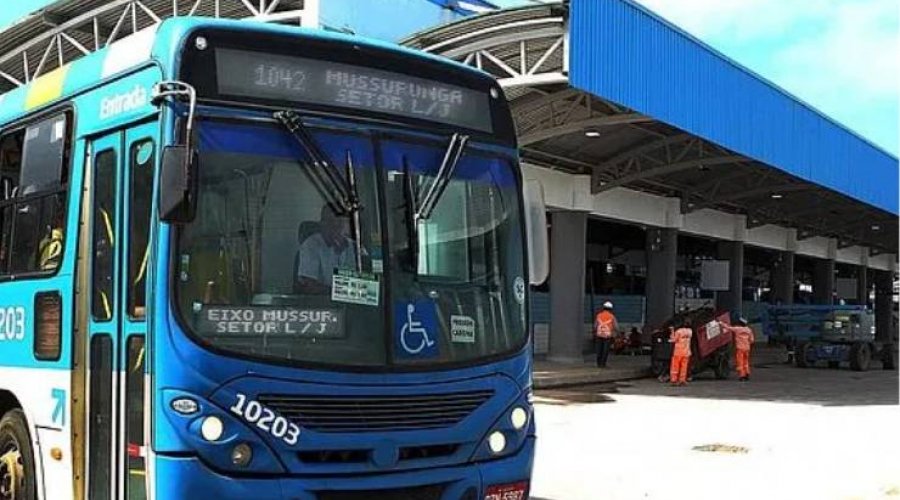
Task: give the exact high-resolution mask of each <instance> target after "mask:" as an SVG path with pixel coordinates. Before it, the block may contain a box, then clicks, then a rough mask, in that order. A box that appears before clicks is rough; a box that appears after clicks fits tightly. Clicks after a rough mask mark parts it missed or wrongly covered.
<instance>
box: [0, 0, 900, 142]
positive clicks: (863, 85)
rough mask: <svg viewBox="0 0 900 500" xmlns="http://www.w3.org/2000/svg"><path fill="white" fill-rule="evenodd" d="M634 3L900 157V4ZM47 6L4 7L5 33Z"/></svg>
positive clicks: (506, 1) (29, 1)
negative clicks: (17, 20)
mask: <svg viewBox="0 0 900 500" xmlns="http://www.w3.org/2000/svg"><path fill="white" fill-rule="evenodd" d="M323 1H328V0H323ZM493 1H494V3H496V4H498V5H500V6H512V5H521V4H524V3H529V2H530V1H534V0H493ZM584 1H608V0H584ZM636 1H638V2H639V3H641V4H643V5H645V6H646V7H648V8H650V9H651V10H653V11H655V12H656V13H658V14H660V15H661V16H663V17H665V18H666V19H668V20H669V21H671V22H673V23H674V24H676V25H678V26H679V27H681V28H682V29H684V30H686V31H687V32H688V33H690V34H692V35H694V36H696V37H697V38H699V39H700V40H703V41H704V42H706V43H707V44H709V45H711V46H712V47H713V48H715V49H717V50H719V51H720V52H722V53H723V54H725V55H727V56H728V57H731V58H732V59H734V60H735V61H737V62H739V63H741V64H742V65H744V66H746V67H748V68H750V69H751V70H753V71H754V72H756V73H757V74H759V75H761V76H763V77H764V78H766V79H768V80H770V81H772V82H773V83H775V84H776V85H779V86H780V87H782V88H784V89H785V90H787V91H788V92H790V93H792V94H794V95H795V96H797V97H799V98H800V99H802V100H803V101H805V102H806V103H808V104H810V105H812V106H813V107H815V108H817V109H819V110H820V111H822V112H823V113H825V114H826V115H828V116H830V117H832V118H834V119H835V120H836V121H838V122H839V123H841V124H843V125H845V126H847V127H848V128H850V129H851V130H853V131H855V132H857V133H859V134H860V135H862V136H863V137H865V138H866V139H868V140H870V141H872V142H874V143H875V144H876V145H878V146H880V147H882V148H884V149H885V150H887V151H888V152H890V153H892V154H894V155H895V156H897V154H898V150H900V128H898V117H900V105H898V95H900V81H898V75H900V34H898V33H900V29H898V28H900V2H898V0H636ZM49 3H52V0H0V27H2V26H5V25H7V24H9V23H10V22H12V21H14V20H16V19H19V18H20V17H22V16H23V15H25V14H27V13H28V12H32V11H34V10H36V9H38V8H40V7H42V6H44V5H46V4H49ZM0 29H2V28H0Z"/></svg>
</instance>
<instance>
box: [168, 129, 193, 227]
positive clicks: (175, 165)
mask: <svg viewBox="0 0 900 500" xmlns="http://www.w3.org/2000/svg"><path fill="white" fill-rule="evenodd" d="M161 169H162V171H161V173H160V186H159V218H160V220H162V221H163V222H172V223H187V222H190V221H191V220H193V218H194V213H195V211H196V208H197V152H196V151H195V150H193V149H191V148H189V147H187V146H166V147H165V148H164V149H163V155H162V165H161Z"/></svg>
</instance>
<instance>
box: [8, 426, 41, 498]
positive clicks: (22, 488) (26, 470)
mask: <svg viewBox="0 0 900 500" xmlns="http://www.w3.org/2000/svg"><path fill="white" fill-rule="evenodd" d="M3 457H7V458H6V459H4V458H3ZM11 457H15V458H16V461H15V463H17V464H18V466H19V468H20V469H19V470H17V471H15V472H12V471H10V470H9V467H10V466H11V464H12V463H13V462H12V460H11ZM19 472H21V474H19ZM13 474H15V475H17V476H18V475H20V476H21V477H19V478H18V481H17V483H18V484H16V485H15V496H13V495H12V489H13V485H12V479H13V477H14V476H13ZM0 498H2V499H3V500H7V499H8V500H34V499H35V468H34V452H33V450H32V449H31V437H30V435H29V433H28V424H27V423H26V420H25V414H24V413H22V410H20V409H18V408H17V409H15V410H10V411H9V412H7V413H6V415H4V416H3V418H2V419H0Z"/></svg>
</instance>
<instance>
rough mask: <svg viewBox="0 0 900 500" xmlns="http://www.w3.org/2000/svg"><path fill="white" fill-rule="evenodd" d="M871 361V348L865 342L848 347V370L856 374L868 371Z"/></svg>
mask: <svg viewBox="0 0 900 500" xmlns="http://www.w3.org/2000/svg"><path fill="white" fill-rule="evenodd" d="M870 361H872V348H871V347H869V344H867V343H865V342H856V343H854V344H853V346H851V347H850V368H852V369H853V370H855V371H858V372H864V371H866V370H868V369H869V362H870Z"/></svg>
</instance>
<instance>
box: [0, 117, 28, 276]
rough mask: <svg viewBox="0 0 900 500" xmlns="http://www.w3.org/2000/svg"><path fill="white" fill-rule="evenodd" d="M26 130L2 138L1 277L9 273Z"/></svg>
mask: <svg viewBox="0 0 900 500" xmlns="http://www.w3.org/2000/svg"><path fill="white" fill-rule="evenodd" d="M24 138H25V130H18V131H15V132H13V133H10V134H7V135H5V136H3V137H0V275H4V274H7V273H8V272H9V257H10V247H11V246H12V220H13V211H14V210H15V203H14V201H15V200H14V199H13V197H14V196H15V193H16V190H17V187H18V185H19V174H20V172H21V171H22V141H23V140H24Z"/></svg>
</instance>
